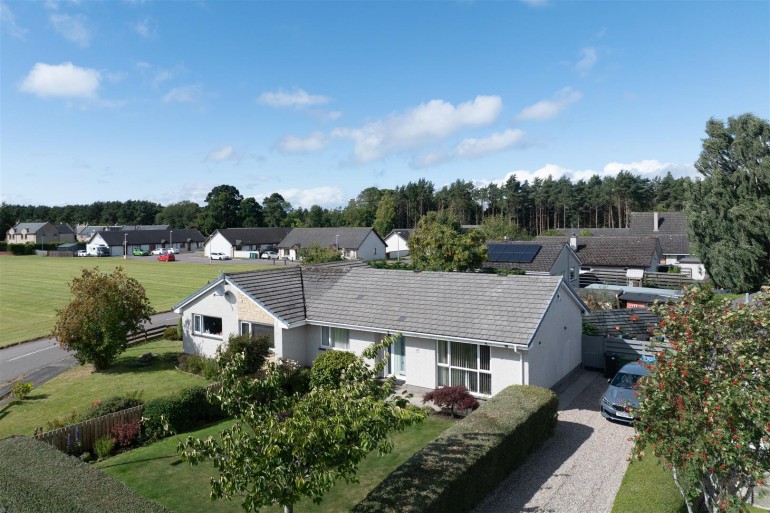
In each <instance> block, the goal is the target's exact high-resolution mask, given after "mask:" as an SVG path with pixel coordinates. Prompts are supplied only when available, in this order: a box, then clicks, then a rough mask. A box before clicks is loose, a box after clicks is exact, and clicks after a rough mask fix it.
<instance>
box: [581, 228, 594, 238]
mask: <svg viewBox="0 0 770 513" xmlns="http://www.w3.org/2000/svg"><path fill="white" fill-rule="evenodd" d="M578 235H579V236H580V237H593V235H594V234H593V232H592V231H591V230H588V229H586V228H583V229H582V230H580V233H579V234H578Z"/></svg>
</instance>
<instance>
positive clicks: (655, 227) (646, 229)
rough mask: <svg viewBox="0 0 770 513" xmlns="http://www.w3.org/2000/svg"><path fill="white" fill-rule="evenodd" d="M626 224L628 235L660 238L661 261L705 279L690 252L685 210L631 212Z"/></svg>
mask: <svg viewBox="0 0 770 513" xmlns="http://www.w3.org/2000/svg"><path fill="white" fill-rule="evenodd" d="M629 224H630V228H629V229H630V231H631V234H632V235H637V236H645V235H646V236H654V237H657V238H658V240H660V247H661V250H662V252H663V258H662V260H661V264H665V265H667V266H677V267H679V268H680V269H681V270H682V271H684V272H685V273H688V274H690V276H691V277H692V278H693V279H696V280H704V279H706V268H705V267H704V265H703V264H702V263H701V261H700V260H699V259H698V258H697V257H696V256H695V255H693V254H692V253H691V252H690V237H689V235H688V233H687V229H688V225H687V214H686V213H685V212H631V216H630V223H629Z"/></svg>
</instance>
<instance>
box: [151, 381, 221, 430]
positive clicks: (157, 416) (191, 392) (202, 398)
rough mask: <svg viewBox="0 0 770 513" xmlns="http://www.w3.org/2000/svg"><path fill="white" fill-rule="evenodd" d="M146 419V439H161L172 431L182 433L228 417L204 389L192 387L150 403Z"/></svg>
mask: <svg viewBox="0 0 770 513" xmlns="http://www.w3.org/2000/svg"><path fill="white" fill-rule="evenodd" d="M142 417H143V422H142V434H143V437H144V438H145V439H147V440H159V439H161V438H164V437H166V436H168V435H169V434H171V432H174V433H182V432H184V431H189V430H190V429H191V428H193V427H195V426H197V425H199V424H202V423H204V422H211V421H214V420H219V419H221V418H223V417H224V414H223V412H222V408H221V407H220V406H219V404H218V403H217V402H216V400H212V398H211V397H210V396H207V394H206V389H205V388H204V387H190V388H187V389H184V390H181V391H179V392H178V393H176V394H173V395H169V396H164V397H159V398H157V399H152V400H150V401H147V403H146V404H145V405H144V411H143V412H142ZM161 417H163V419H161ZM164 421H165V423H166V424H167V425H168V428H169V430H168V431H167V430H166V429H165V427H164Z"/></svg>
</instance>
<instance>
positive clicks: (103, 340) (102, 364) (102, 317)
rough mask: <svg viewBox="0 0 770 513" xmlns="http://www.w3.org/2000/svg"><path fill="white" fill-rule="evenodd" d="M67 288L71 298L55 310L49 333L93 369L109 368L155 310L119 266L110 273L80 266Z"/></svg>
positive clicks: (139, 288) (142, 290)
mask: <svg viewBox="0 0 770 513" xmlns="http://www.w3.org/2000/svg"><path fill="white" fill-rule="evenodd" d="M70 290H71V291H72V300H71V301H70V303H69V304H68V305H67V306H65V307H64V308H63V309H62V310H58V311H57V312H56V325H55V326H54V329H53V333H52V335H53V337H54V338H56V339H57V340H58V341H59V344H61V346H62V347H63V348H64V349H69V350H74V351H75V358H76V359H77V361H78V362H79V363H81V364H84V363H93V364H94V367H96V370H103V369H105V368H107V367H109V366H110V365H111V364H112V363H113V362H114V361H115V358H116V357H117V356H118V355H119V354H121V353H122V352H123V351H125V349H126V347H127V345H128V342H127V340H126V337H127V336H128V335H129V334H132V333H136V332H138V331H139V330H140V329H141V327H142V321H149V320H150V315H152V314H153V313H154V311H153V308H152V307H151V306H150V301H149V299H147V295H146V294H145V291H144V287H142V285H141V284H140V283H139V282H138V281H136V280H135V279H134V278H131V277H129V276H128V275H126V273H125V272H124V271H123V269H122V268H121V267H118V268H116V269H115V271H113V272H112V273H111V274H102V273H101V272H99V269H98V268H94V269H83V272H82V273H81V275H80V276H78V277H75V278H73V280H72V283H71V284H70Z"/></svg>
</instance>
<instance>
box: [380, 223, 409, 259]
mask: <svg viewBox="0 0 770 513" xmlns="http://www.w3.org/2000/svg"><path fill="white" fill-rule="evenodd" d="M413 231H414V229H411V228H398V229H396V230H391V231H390V233H389V234H388V235H387V236H386V237H385V255H386V256H387V258H401V257H405V256H407V255H409V237H411V235H412V232H413Z"/></svg>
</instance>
